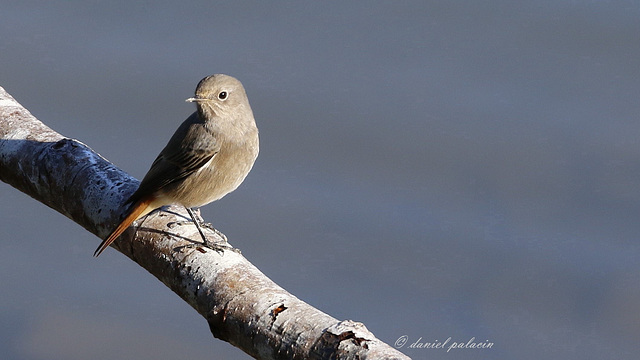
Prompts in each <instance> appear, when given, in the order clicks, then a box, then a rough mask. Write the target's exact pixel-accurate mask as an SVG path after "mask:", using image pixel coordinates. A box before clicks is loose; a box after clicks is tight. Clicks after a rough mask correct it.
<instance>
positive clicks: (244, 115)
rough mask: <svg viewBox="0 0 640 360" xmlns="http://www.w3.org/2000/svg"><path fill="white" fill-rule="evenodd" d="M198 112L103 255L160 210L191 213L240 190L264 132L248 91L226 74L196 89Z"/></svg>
mask: <svg viewBox="0 0 640 360" xmlns="http://www.w3.org/2000/svg"><path fill="white" fill-rule="evenodd" d="M187 101H189V102H195V103H196V105H197V108H198V109H197V111H196V112H194V113H193V114H191V116H189V117H188V118H187V120H185V121H184V122H183V123H182V125H180V127H179V128H178V130H176V132H175V133H174V134H173V136H172V137H171V139H170V140H169V143H168V144H167V146H165V148H164V149H163V150H162V151H161V152H160V155H158V157H157V158H156V160H155V161H154V162H153V164H152V165H151V169H149V171H148V172H147V174H146V175H145V177H144V179H142V182H141V183H140V187H138V190H136V192H134V193H133V195H131V197H130V198H129V199H128V200H127V201H126V202H125V204H124V205H125V206H129V208H128V210H127V211H126V214H127V215H126V216H125V217H124V219H123V220H122V221H121V222H120V224H118V226H117V227H116V228H115V229H114V230H113V231H112V232H111V234H110V235H109V236H108V237H107V238H106V239H105V240H104V241H103V242H102V243H101V244H100V246H99V247H98V248H97V249H96V251H95V253H94V256H98V255H100V253H102V252H103V251H104V250H105V249H106V248H107V247H108V246H109V245H111V243H112V242H113V241H114V240H115V239H117V238H118V236H120V235H121V234H122V233H123V232H124V231H125V230H126V229H127V228H128V227H129V225H131V223H132V222H134V221H135V220H136V219H139V218H140V217H142V216H144V215H146V214H148V213H149V212H151V211H153V210H154V209H157V208H159V207H162V206H165V205H170V204H179V205H182V206H184V207H185V208H187V211H188V212H189V215H190V216H191V218H192V220H193V221H194V222H195V224H196V226H198V231H199V232H200V234H201V235H202V237H203V240H205V243H206V238H205V237H204V234H203V233H202V230H201V229H200V227H199V224H198V222H197V220H196V218H195V217H194V215H193V212H192V211H191V208H193V207H200V206H202V205H206V204H208V203H210V202H212V201H216V200H218V199H220V198H222V197H223V196H225V195H226V194H228V193H230V192H231V191H233V190H235V189H236V188H237V187H238V186H239V185H240V184H241V183H242V181H243V180H244V178H245V177H246V176H247V174H248V173H249V171H250V170H251V167H252V166H253V163H254V162H255V160H256V158H257V156H258V143H259V142H258V128H257V127H256V123H255V120H254V118H253V112H252V111H251V107H250V106H249V100H248V99H247V94H246V92H245V90H244V87H243V86H242V84H241V83H240V81H238V80H237V79H235V78H233V77H231V76H228V75H223V74H216V75H211V76H207V77H206V78H204V79H202V80H201V81H200V83H198V86H197V87H196V92H195V96H194V97H192V98H189V99H187Z"/></svg>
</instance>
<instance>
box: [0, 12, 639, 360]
mask: <svg viewBox="0 0 640 360" xmlns="http://www.w3.org/2000/svg"><path fill="white" fill-rule="evenodd" d="M639 18H640V2H638V1H595V2H594V1H590V2H586V1H585V2H579V1H578V2H577V1H533V2H531V1H491V2H481V1H441V2H436V1H419V2H400V1H389V2H379V3H371V2H367V3H364V2H363V3H349V4H344V3H342V2H331V3H329V2H322V3H320V2H317V3H316V2H314V3H307V2H305V3H302V2H295V3H289V4H287V5H283V4H282V3H279V4H277V5H276V4H273V5H272V4H267V3H266V2H233V3H232V4H231V2H221V3H219V4H214V3H213V2H210V1H198V2H179V3H178V2H169V3H164V4H162V3H160V2H148V3H142V2H135V3H132V2H130V1H109V2H99V1H82V2H49V1H43V2H29V1H19V2H17V1H15V2H14V1H11V2H7V1H5V2H3V4H2V6H1V9H0V34H2V35H1V37H0V86H3V87H5V89H6V90H7V91H8V92H9V93H10V94H12V95H13V96H14V97H15V98H16V99H17V100H18V101H19V102H20V103H22V104H23V105H24V106H25V107H27V108H28V109H29V110H30V111H31V112H32V113H33V114H34V115H36V116H37V117H38V118H39V119H40V120H42V121H43V122H45V123H46V124H47V125H49V126H50V127H52V128H53V129H55V130H57V131H58V132H60V133H62V134H64V135H66V136H69V137H74V138H77V139H80V140H81V141H83V142H85V143H86V144H88V145H89V146H91V147H92V148H93V149H94V150H96V151H97V152H99V153H100V154H102V155H103V156H105V157H106V158H107V159H109V160H110V161H112V162H113V163H115V164H117V165H118V166H119V167H121V168H122V169H124V170H125V171H127V172H129V173H131V174H132V175H133V176H136V177H138V178H141V177H142V176H143V175H144V174H145V172H146V171H147V169H148V167H149V165H150V164H151V162H152V161H153V159H154V158H155V156H156V155H157V153H158V152H159V151H160V150H161V149H162V147H163V146H164V145H165V143H166V141H167V140H168V138H169V137H170V136H171V134H172V133H173V131H174V130H175V129H176V128H177V126H178V124H179V123H180V122H182V120H184V119H185V118H186V117H187V116H188V115H189V114H190V113H191V112H192V111H193V109H194V106H193V104H188V103H185V102H184V99H186V98H187V97H190V96H191V95H192V94H193V90H194V89H195V85H196V84H197V82H198V81H199V80H200V79H201V78H202V77H204V76H205V75H208V74H211V73H219V72H221V73H227V74H230V75H233V76H236V77H238V78H239V79H240V80H241V81H242V82H243V83H244V84H245V87H246V89H247V92H248V94H249V98H250V101H251V104H252V107H253V109H254V113H255V116H256V119H257V121H258V126H259V128H260V134H261V146H262V149H261V153H260V157H259V159H258V162H257V163H256V166H255V167H254V170H253V171H252V173H251V174H250V175H249V177H248V178H247V180H246V181H245V183H244V184H243V185H242V186H241V187H240V188H239V189H238V190H237V191H236V192H235V193H233V194H231V195H229V196H227V197H226V198H224V199H223V200H221V201H219V202H217V203H214V204H212V205H209V206H206V207H205V208H203V214H204V216H205V219H207V220H208V221H211V222H213V223H214V224H215V225H216V227H218V228H219V229H221V230H222V231H224V232H225V233H226V234H227V236H228V237H229V239H230V241H231V242H232V243H233V244H234V245H235V246H237V247H239V248H240V249H241V250H242V251H243V254H244V255H245V256H246V257H247V258H248V259H249V260H250V261H252V262H253V263H254V264H256V266H258V267H259V268H260V269H261V270H262V271H263V272H264V273H265V274H267V275H268V276H269V277H271V278H272V279H273V280H274V281H276V282H277V283H278V284H280V285H282V286H283V287H284V288H286V289H288V290H289V291H290V292H292V293H293V294H295V295H296V296H298V297H299V298H301V299H303V300H305V301H307V302H309V303H310V304H312V305H314V306H316V307H318V308H319V309H321V310H323V311H325V312H327V313H329V314H331V315H333V316H335V317H337V318H339V319H353V320H358V321H362V322H364V323H365V324H366V326H367V327H368V328H369V329H370V330H371V331H373V332H374V333H375V334H376V335H377V336H378V337H379V338H380V339H382V340H383V341H385V342H387V343H390V344H393V343H394V342H395V341H396V340H397V339H398V338H400V337H401V336H403V335H406V336H407V339H408V342H407V344H405V346H404V348H403V349H402V351H404V352H406V353H407V354H408V355H410V356H412V357H413V358H414V359H427V358H429V359H432V358H438V359H541V358H556V359H603V358H611V359H614V358H615V359H623V358H626V359H632V358H638V356H639V355H640V345H638V335H639V334H640V281H639V280H640V277H639V274H640V264H639V261H638V259H639V255H640V247H639V243H638V236H639V234H640V231H639V230H640V225H639V224H638V217H639V215H640V212H639V210H640V202H639V200H640V189H639V187H638V178H639V176H640V163H639V159H640V146H639V144H638V139H639V135H640V134H639V132H640V131H639V129H640V122H639V121H638V117H639V114H640V105H639V101H638V97H639V95H640V82H639V80H640V79H639V74H640V21H639V20H638V19H639ZM0 213H1V215H2V217H1V221H0V281H1V283H2V295H0V306H1V307H2V311H1V312H0V324H1V327H0V353H2V358H3V359H65V360H68V359H88V358H91V359H124V358H136V359H176V358H216V359H246V358H247V356H246V355H245V354H244V353H242V352H241V351H239V350H237V349H235V348H234V347H232V346H230V345H228V344H226V343H224V342H221V341H218V340H214V339H213V338H212V336H211V335H210V333H209V330H208V328H207V324H206V323H205V321H204V320H202V319H201V318H200V317H199V316H198V315H197V314H196V312H195V311H194V310H192V309H191V308H190V307H188V306H187V305H186V304H185V303H183V302H182V301H181V300H180V299H179V298H178V297H177V296H176V295H174V294H173V293H172V292H171V291H169V290H168V289H167V288H166V287H164V286H163V285H162V284H161V283H160V282H158V281H157V280H156V279H155V278H153V277H152V276H150V275H149V274H148V273H146V272H145V271H144V270H142V269H140V268H138V267H137V266H136V265H134V264H133V263H132V262H131V261H129V260H128V259H126V258H125V257H123V256H122V255H120V254H119V253H117V252H115V251H113V250H107V251H106V252H105V253H104V254H103V255H102V256H101V257H100V258H98V259H94V258H92V257H91V254H92V252H93V250H94V249H95V247H96V246H97V245H98V243H99V239H97V238H96V237H95V236H93V235H91V234H89V233H87V232H86V231H84V230H83V229H82V228H80V227H79V226H77V225H75V224H74V223H72V222H71V221H70V220H68V219H67V218H65V217H63V216H62V215H60V214H58V213H56V212H54V211H51V210H50V209H48V208H46V207H45V206H43V205H42V204H39V203H37V202H35V201H34V200H32V199H30V198H29V197H27V196H26V195H24V194H22V193H19V192H18V191H17V190H15V189H13V188H11V187H9V186H7V185H6V184H0ZM241 219H245V220H243V221H241ZM447 337H452V341H464V342H466V341H468V340H469V339H470V338H472V337H475V338H476V340H478V341H484V340H489V341H491V342H493V343H494V344H495V345H494V347H493V348H492V349H490V350H452V351H451V352H449V353H446V352H445V351H442V350H434V349H431V350H427V349H420V350H419V349H409V348H407V347H408V346H409V344H411V343H413V342H415V341H417V340H418V339H419V338H422V340H421V341H422V342H431V341H434V340H436V339H437V340H440V341H444V340H445V339H446V338H447Z"/></svg>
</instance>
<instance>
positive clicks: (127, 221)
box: [93, 197, 154, 257]
mask: <svg viewBox="0 0 640 360" xmlns="http://www.w3.org/2000/svg"><path fill="white" fill-rule="evenodd" d="M153 200H154V198H153V197H149V198H147V199H141V200H138V201H136V202H135V203H134V204H133V206H131V208H130V209H129V213H128V214H127V216H125V218H124V219H123V220H122V221H121V222H120V224H118V226H117V227H116V228H115V229H114V230H113V231H112V232H111V234H109V237H107V238H106V239H104V240H103V241H102V243H101V244H100V246H98V248H97V249H96V251H95V252H94V253H93V256H96V257H97V256H98V255H100V254H101V253H102V252H103V251H104V250H105V249H106V248H108V247H109V245H111V243H112V242H114V241H115V240H116V239H117V238H118V236H120V235H121V234H122V233H123V232H124V231H125V230H126V229H127V228H128V227H129V225H131V223H132V222H134V221H135V220H136V219H138V218H139V217H140V216H142V215H144V214H146V213H148V212H149V211H148V210H147V208H148V207H149V204H151V202H153Z"/></svg>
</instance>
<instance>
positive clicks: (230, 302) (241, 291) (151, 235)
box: [0, 87, 408, 359]
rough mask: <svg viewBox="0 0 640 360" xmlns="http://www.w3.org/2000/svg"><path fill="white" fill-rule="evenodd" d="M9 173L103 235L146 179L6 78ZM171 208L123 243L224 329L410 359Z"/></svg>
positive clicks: (1, 100)
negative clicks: (203, 236) (45, 118)
mask: <svg viewBox="0 0 640 360" xmlns="http://www.w3.org/2000/svg"><path fill="white" fill-rule="evenodd" d="M0 180H2V181H4V182H6V183H9V184H10V185H12V186H13V187H15V188H16V189H18V190H20V191H22V192H24V193H26V194H28V195H30V196H31V197H33V198H35V199H36V200H38V201H40V202H42V203H44V204H46V205H47V206H49V207H51V208H52V209H54V210H56V211H58V212H60V213H62V214H64V215H65V216H67V217H68V218H70V219H71V220H73V221H75V222H76V223H78V224H80V225H81V226H83V227H84V228H85V229H87V230H88V231H90V232H92V233H93V234H95V235H97V236H98V237H100V238H103V237H105V236H106V235H107V234H108V232H109V231H110V230H111V228H112V227H113V226H114V224H115V223H116V222H117V221H118V220H119V219H120V216H121V209H120V204H122V203H123V202H124V200H125V199H126V198H127V197H128V196H129V195H130V194H131V193H132V192H133V191H134V190H135V189H136V188H137V186H138V181H137V180H135V179H134V178H132V177H131V176H129V175H127V174H126V173H124V172H123V171H122V170H120V169H118V168H117V167H115V166H114V165H113V164H111V163H109V162H108V161H107V160H106V159H104V158H103V157H101V156H100V155H98V154H96V153H95V152H94V151H93V150H91V149H90V148H89V147H87V146H86V145H84V144H83V143H81V142H79V141H77V140H74V139H69V138H65V137H64V136H62V135H60V134H58V133H56V132H55V131H53V130H51V129H50V128H48V127H47V126H46V125H44V124H42V123H41V122H40V121H38V120H37V119H36V118H35V117H34V116H33V115H31V113H29V111H27V110H26V109H25V108H23V107H22V106H21V105H20V104H18V103H17V102H16V101H15V100H14V99H13V98H12V97H11V96H10V95H9V94H7V93H6V92H5V90H4V89H3V88H1V87H0ZM163 210H164V211H156V212H153V213H151V214H150V215H149V216H148V217H146V218H144V219H143V220H142V221H140V222H139V223H138V226H137V228H136V229H135V230H137V231H134V229H133V227H132V228H130V229H129V230H128V231H127V232H125V234H124V235H123V236H121V237H120V238H119V239H118V240H117V241H116V242H115V243H114V247H116V248H117V249H118V251H120V252H121V253H123V254H125V255H126V256H128V257H129V258H131V259H132V260H133V261H135V262H136V263H138V264H139V265H140V266H142V267H143V268H145V269H146V270H147V271H149V272H150V273H151V274H153V275H154V276H156V277H157V278H158V279H159V280H160V281H162V282H163V283H164V284H165V285H167V286H168V287H169V288H170V289H171V290H173V291H174V292H175V293H177V294H178V295H179V296H180V297H182V298H183V299H184V300H185V301H186V302H187V303H189V304H190V305H191V306H192V307H193V308H194V309H196V310H197V311H198V313H200V314H201V315H202V316H203V317H204V318H205V319H206V320H207V322H208V323H209V327H210V329H211V332H212V334H213V335H214V336H215V337H217V338H219V339H221V340H224V341H228V342H230V343H231V344H233V345H235V346H236V347H238V348H240V349H242V350H243V351H245V352H246V353H248V354H249V355H251V356H253V357H255V358H257V359H408V357H406V356H405V355H403V354H401V353H399V352H398V351H396V350H395V349H393V348H391V347H390V346H388V345H387V344H385V343H383V342H381V341H380V340H378V339H376V337H375V336H374V335H373V334H371V333H370V332H369V331H368V330H367V329H366V328H365V327H364V325H363V324H361V323H357V322H353V321H348V320H347V321H338V320H336V319H334V318H333V317H331V316H329V315H327V314H325V313H323V312H321V311H319V310H317V309H315V308H313V307H311V306H310V305H308V304H306V303H304V302H303V301H301V300H299V299H297V298H296V297H295V296H293V295H291V294H289V293H288V292H287V291H285V290H284V289H282V288H281V287H279V286H278V285H276V284H275V283H274V282H273V281H271V280H270V279H269V278H267V277H266V276H265V275H264V274H262V273H261V272H260V271H259V270H258V269H257V268H256V267H255V266H253V265H252V264H251V263H250V262H248V261H247V260H246V259H245V258H244V257H243V256H242V255H240V254H239V253H238V252H236V251H231V250H228V251H224V252H223V253H220V254H219V253H218V252H216V251H212V250H209V249H206V250H205V249H203V248H198V247H197V245H198V243H195V242H194V241H193V240H190V239H200V237H199V236H198V235H197V230H196V228H195V227H194V226H190V225H188V224H187V225H178V226H171V225H172V224H175V223H177V222H181V221H185V220H187V219H188V217H187V215H186V212H185V211H184V209H181V208H179V207H176V206H171V207H167V208H164V209H163ZM207 236H211V237H215V236H216V234H215V232H213V231H209V233H207ZM229 247H230V246H229ZM87 256H90V254H88V255H87Z"/></svg>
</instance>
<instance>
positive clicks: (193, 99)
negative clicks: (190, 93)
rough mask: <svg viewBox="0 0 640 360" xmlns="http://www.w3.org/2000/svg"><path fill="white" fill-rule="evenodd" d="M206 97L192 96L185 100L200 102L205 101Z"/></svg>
mask: <svg viewBox="0 0 640 360" xmlns="http://www.w3.org/2000/svg"><path fill="white" fill-rule="evenodd" d="M203 100H205V99H202V98H199V97H192V98H188V99H187V100H185V101H186V102H198V101H203Z"/></svg>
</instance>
